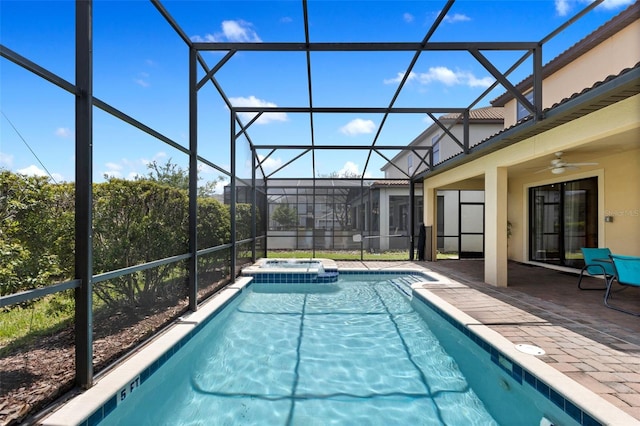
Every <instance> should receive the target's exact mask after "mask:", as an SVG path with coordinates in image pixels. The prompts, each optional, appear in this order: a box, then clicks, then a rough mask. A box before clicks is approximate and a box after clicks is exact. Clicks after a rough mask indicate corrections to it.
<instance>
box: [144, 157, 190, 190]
mask: <svg viewBox="0 0 640 426" xmlns="http://www.w3.org/2000/svg"><path fill="white" fill-rule="evenodd" d="M147 169H149V173H147V175H146V176H144V177H138V180H145V179H146V180H151V181H153V182H158V183H160V184H163V185H169V186H171V187H173V188H178V189H184V190H185V191H186V190H188V189H189V170H184V169H183V168H182V167H180V166H179V165H177V164H175V163H172V162H171V158H169V159H168V160H167V162H166V163H164V164H158V162H157V161H156V160H153V161H152V162H150V163H148V164H147Z"/></svg>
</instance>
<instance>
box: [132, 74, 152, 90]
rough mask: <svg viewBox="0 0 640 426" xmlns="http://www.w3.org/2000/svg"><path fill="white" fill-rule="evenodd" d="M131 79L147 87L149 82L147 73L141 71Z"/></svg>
mask: <svg viewBox="0 0 640 426" xmlns="http://www.w3.org/2000/svg"><path fill="white" fill-rule="evenodd" d="M133 81H134V82H135V83H136V84H137V85H138V86H141V87H149V86H151V84H150V83H149V73H146V72H141V73H138V76H137V77H136V78H134V79H133Z"/></svg>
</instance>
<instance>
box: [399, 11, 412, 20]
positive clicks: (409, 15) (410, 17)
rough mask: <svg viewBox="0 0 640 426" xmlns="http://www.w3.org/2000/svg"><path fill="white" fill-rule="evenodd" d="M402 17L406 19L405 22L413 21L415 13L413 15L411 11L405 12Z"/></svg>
mask: <svg viewBox="0 0 640 426" xmlns="http://www.w3.org/2000/svg"><path fill="white" fill-rule="evenodd" d="M402 19H404V22H413V20H414V17H413V15H412V14H410V13H408V12H405V13H404V14H403V15H402Z"/></svg>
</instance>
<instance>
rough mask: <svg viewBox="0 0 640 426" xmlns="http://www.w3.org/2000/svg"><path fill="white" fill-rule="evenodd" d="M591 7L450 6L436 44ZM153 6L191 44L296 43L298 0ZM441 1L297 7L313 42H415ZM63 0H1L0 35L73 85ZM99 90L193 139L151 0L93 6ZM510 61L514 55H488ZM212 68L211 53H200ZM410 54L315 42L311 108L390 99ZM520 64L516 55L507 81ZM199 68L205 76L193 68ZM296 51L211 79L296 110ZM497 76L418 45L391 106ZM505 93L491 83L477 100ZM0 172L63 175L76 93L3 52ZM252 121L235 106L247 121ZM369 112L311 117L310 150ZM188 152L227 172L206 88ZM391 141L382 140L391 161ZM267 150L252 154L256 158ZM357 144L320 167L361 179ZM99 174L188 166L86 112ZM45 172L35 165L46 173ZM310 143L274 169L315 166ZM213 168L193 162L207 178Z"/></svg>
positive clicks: (67, 8) (170, 40)
mask: <svg viewBox="0 0 640 426" xmlns="http://www.w3.org/2000/svg"><path fill="white" fill-rule="evenodd" d="M630 3H632V1H631V0H614V1H610V0H607V1H605V3H604V4H603V5H600V6H598V7H597V8H596V9H595V10H593V11H591V12H589V13H588V14H587V15H586V16H585V17H583V18H581V19H580V20H579V21H578V22H576V23H574V24H573V25H572V26H570V27H569V28H568V29H567V30H566V31H565V32H563V33H562V34H561V35H559V36H557V37H555V38H554V39H553V40H552V41H551V42H549V43H548V44H546V45H545V47H544V51H543V56H544V62H545V63H546V62H548V61H550V60H551V59H553V58H554V57H555V56H557V55H558V54H559V53H561V52H562V51H564V50H566V49H567V48H568V47H570V46H571V45H572V44H574V43H575V42H577V41H579V40H580V39H582V38H583V37H585V36H586V35H587V34H589V33H590V32H592V31H593V30H595V29H596V28H597V27H599V26H600V25H602V24H603V23H604V22H606V21H608V20H609V19H611V18H612V17H613V16H615V15H616V14H617V13H619V12H620V11H621V10H623V9H624V8H625V7H626V6H627V5H628V4H630ZM586 4H587V2H585V1H582V0H576V1H569V0H556V1H546V0H540V1H458V2H456V3H455V4H454V6H453V8H452V9H451V10H450V11H449V13H448V15H447V17H446V19H445V21H444V23H443V24H442V25H441V26H440V28H439V29H438V30H437V31H436V32H435V33H434V34H433V37H432V38H431V41H539V40H540V39H542V38H543V37H545V36H546V35H547V34H549V33H550V32H551V31H553V30H554V29H555V28H557V27H558V26H560V25H561V24H562V23H563V22H564V21H566V20H568V19H569V18H570V17H572V16H573V15H574V14H575V13H577V12H578V11H579V10H580V9H582V8H583V7H585V5H586ZM163 5H164V6H165V8H166V9H167V10H168V11H169V12H170V13H171V15H172V16H173V17H174V18H175V19H176V21H177V22H178V23H179V25H180V26H181V27H182V28H183V29H184V31H185V32H186V34H187V35H188V36H189V37H190V38H191V39H192V40H193V41H234V42H247V41H248V42H303V41H304V26H303V10H302V3H301V2H299V1H293V0H292V1H280V2H274V1H242V0H240V1H238V0H236V1H205V0H200V1H164V2H163ZM444 5H445V2H444V1H314V0H310V1H309V2H308V12H309V24H310V28H309V33H310V38H311V41H312V42H384V41H398V42H419V41H422V39H423V38H424V36H425V34H426V33H427V31H428V29H429V27H430V26H431V24H432V22H433V21H434V19H435V17H436V16H437V15H438V13H439V11H440V10H441V9H442V7H444ZM74 7H75V6H74V2H73V1H69V0H67V1H26V0H20V1H7V0H0V42H1V43H2V44H3V45H4V46H5V47H7V48H9V49H11V50H13V51H15V52H17V53H19V54H21V55H22V56H25V57H26V58H28V59H29V60H31V61H33V62H36V63H37V64H39V65H41V66H43V67H45V68H48V69H49V70H51V71H52V72H54V73H56V74H57V75H59V76H60V77H62V78H64V79H66V80H67V81H69V82H72V83H73V82H74V73H75V71H74V70H75V68H74V27H73V25H74ZM93 30H94V59H93V62H94V96H96V97H97V98H99V99H100V100H102V101H105V102H108V103H110V104H111V105H113V106H114V107H116V108H118V109H119V110H121V111H123V112H124V113H126V114H128V115H130V116H133V117H134V118H136V119H138V120H139V121H141V122H143V123H144V124H146V125H148V126H149V127H152V128H154V129H155V130H157V131H159V132H161V133H163V134H164V135H166V136H167V137H169V138H171V139H172V140H174V141H175V142H177V143H179V144H181V145H183V146H188V108H187V105H188V92H187V89H188V86H187V83H188V50H187V48H186V46H185V44H184V43H183V42H182V41H181V40H180V38H179V37H178V36H177V35H176V34H175V32H174V31H173V29H172V28H171V27H170V26H169V25H168V24H167V23H166V21H165V20H164V19H163V18H162V16H161V15H160V14H159V13H158V11H157V10H156V9H155V7H154V6H153V5H152V4H151V3H150V2H147V1H142V0H139V1H113V0H96V1H95V2H94V27H93ZM485 55H486V56H487V57H488V58H489V59H490V60H491V61H492V63H494V65H496V66H497V67H498V68H499V69H500V70H503V71H504V70H506V69H507V68H508V67H510V66H511V65H512V63H513V62H514V61H515V60H516V59H517V58H519V57H520V56H521V55H522V53H521V52H485ZM203 57H204V59H205V60H206V61H207V63H208V65H209V67H213V66H214V65H215V64H216V63H217V62H218V61H219V60H220V59H221V58H222V57H223V54H222V53H219V52H203ZM412 57H413V53H412V52H382V53H379V52H351V53H345V52H341V53H332V52H314V53H312V54H311V65H312V71H311V72H312V78H313V103H314V106H324V107H386V106H388V105H389V102H390V101H391V99H392V97H393V95H394V93H395V91H396V89H397V86H398V81H399V79H400V78H401V77H402V73H403V72H404V71H405V70H406V68H407V66H408V65H409V64H410V62H411V59H412ZM530 73H531V63H530V62H526V63H525V64H523V65H522V66H521V67H520V68H519V69H518V70H517V71H516V72H514V74H512V76H511V77H510V81H511V82H512V83H514V84H515V83H517V82H519V81H520V80H521V79H522V78H524V77H526V76H527V75H529V74H530ZM201 75H203V73H202V72H201ZM306 77H307V71H306V55H305V54H304V53H302V52H284V53H272V52H271V53H268V52H238V53H236V54H235V55H234V56H233V57H232V58H231V60H230V61H229V62H228V63H227V64H225V66H223V67H222V69H221V70H220V71H219V72H218V73H217V74H216V79H217V80H218V82H219V83H220V85H221V86H222V88H223V90H224V92H225V94H226V96H227V97H228V98H229V99H230V100H231V102H232V104H233V105H237V106H281V107H300V106H307V105H308V102H309V99H308V92H307V90H308V89H307V78H306ZM492 81H493V79H492V78H491V76H490V74H489V73H488V72H487V71H486V70H485V69H484V68H483V67H482V66H481V65H480V64H479V63H477V61H476V60H475V59H473V58H472V57H471V55H470V54H468V53H466V52H453V53H452V52H448V53H444V52H425V53H423V54H421V56H420V58H419V60H418V62H417V63H416V66H415V67H414V69H413V72H412V73H411V74H410V76H409V78H408V81H407V84H406V85H405V87H404V89H403V91H402V92H401V94H400V95H399V97H398V99H397V101H396V103H395V105H394V106H396V107H434V106H438V107H465V106H467V105H469V104H470V103H471V102H472V101H473V100H475V99H476V97H477V96H479V95H480V94H481V93H482V92H483V91H484V90H485V89H486V87H487V86H488V85H489V84H491V83H492ZM503 92H504V89H503V88H501V87H498V88H496V89H495V90H494V91H493V92H491V93H490V94H489V95H488V96H486V97H485V98H484V99H483V100H482V101H481V102H480V104H479V105H478V106H487V105H489V102H490V101H491V100H492V99H494V98H495V97H496V96H498V95H500V94H501V93H503ZM0 107H1V110H2V115H1V116H0V137H1V139H0V167H2V168H5V169H9V170H13V171H16V172H20V173H25V174H45V173H47V172H46V171H48V173H49V174H50V175H51V176H52V177H53V178H54V179H55V180H56V181H72V180H74V99H73V96H72V95H70V94H69V93H67V92H65V91H64V90H62V89H59V88H58V87H55V86H53V85H51V84H49V83H47V82H45V81H42V80H41V79H39V78H38V77H36V76H34V75H33V74H31V73H29V72H28V71H25V70H23V69H21V68H20V67H18V66H17V65H15V64H13V63H12V62H10V61H8V60H6V59H4V58H0ZM249 118H250V117H243V120H244V122H247V121H248V120H249ZM381 120H382V115H378V114H315V115H314V130H315V143H316V144H317V145H369V144H371V142H372V141H373V138H374V136H375V135H376V133H377V132H378V130H379V126H380V123H381ZM309 121H310V120H309V116H308V115H306V114H292V113H280V114H271V115H265V116H263V117H261V119H260V120H258V121H257V122H256V123H254V124H253V125H252V126H251V127H250V128H249V135H250V137H251V140H252V141H253V142H254V143H255V144H273V145H306V144H308V143H309V141H310V133H311V131H310V125H309ZM430 124H431V123H430V121H429V120H428V119H426V117H425V116H424V115H413V114H411V115H409V114H406V115H398V114H395V115H391V116H389V118H388V119H387V121H386V123H385V125H384V127H383V128H382V131H381V132H380V135H379V138H378V141H377V145H393V146H402V145H407V144H408V143H409V142H410V141H411V140H413V138H415V137H416V136H417V135H418V134H419V133H420V132H421V131H422V130H424V129H425V128H426V127H428V126H429V125H430ZM199 147H200V148H199V150H200V154H201V155H202V156H204V157H206V158H208V159H209V160H210V161H212V162H213V163H215V164H216V165H218V166H220V167H221V168H223V169H225V170H228V169H229V167H230V165H229V151H230V136H229V112H228V109H227V107H226V106H225V105H224V103H223V102H222V100H221V98H220V96H219V94H218V93H217V91H216V90H215V88H214V87H213V86H212V85H210V84H208V85H206V86H205V87H204V88H203V89H201V91H200V93H199ZM300 152H301V151H295V150H278V151H276V152H275V153H273V154H272V155H271V156H270V157H269V158H268V159H267V160H266V161H265V162H264V167H265V171H266V172H267V173H272V172H273V171H275V170H277V169H278V168H279V167H281V166H282V165H283V164H285V163H287V162H288V161H289V160H291V159H292V158H294V157H295V156H297V155H299V154H300ZM398 152H399V151H391V150H390V151H384V152H383V153H384V155H385V156H386V157H387V158H392V157H393V156H395V155H396V154H397V153H398ZM267 154H269V151H268V150H261V151H260V152H259V155H260V156H266V155H267ZM367 155H368V151H364V150H362V151H356V150H353V151H351V150H350V151H329V150H324V151H318V152H316V173H317V174H324V175H326V174H329V173H332V172H344V171H348V172H350V173H356V174H361V173H362V172H363V170H364V166H365V163H366V162H367ZM93 156H94V166H93V167H94V176H95V177H94V178H95V180H96V181H102V180H103V179H104V178H103V176H104V175H109V176H117V177H124V178H132V177H134V176H136V175H138V174H145V173H146V170H147V169H146V164H148V162H150V161H153V160H156V161H158V162H160V163H163V162H165V161H167V160H169V159H171V161H172V162H174V163H177V164H178V165H180V166H182V167H184V168H185V169H186V165H187V158H186V156H185V155H184V154H183V153H181V152H180V151H178V150H175V149H173V148H171V147H170V146H168V145H166V144H164V143H162V142H160V141H157V140H155V139H154V138H152V137H150V136H148V135H146V134H145V133H143V132H141V131H139V130H137V129H135V128H133V127H131V126H129V125H127V124H125V123H122V122H121V121H119V120H117V119H115V118H113V117H111V116H110V115H109V114H106V113H104V112H103V111H101V110H99V109H95V110H94V154H93ZM237 158H238V160H237V163H236V166H237V170H238V173H239V175H241V176H245V177H250V175H251V163H250V161H249V160H250V153H249V151H248V149H247V148H246V144H245V143H240V144H239V147H238V153H237ZM384 163H385V160H384V159H383V158H381V157H379V156H376V155H374V156H373V157H372V158H371V160H370V161H369V163H368V165H367V169H366V172H365V175H366V176H370V177H381V176H382V173H381V172H380V168H381V167H382V166H383V165H384ZM45 170H46V171H45ZM311 171H312V163H311V154H306V155H305V156H303V157H301V158H300V159H299V160H296V161H295V162H293V163H292V164H290V165H289V166H287V167H286V168H284V169H283V170H281V171H280V172H278V173H276V174H274V175H273V177H311ZM217 175H219V173H218V172H216V171H215V170H211V169H210V168H208V167H204V166H203V167H202V168H201V178H202V180H203V181H206V180H209V179H214V178H215V177H216V176H217Z"/></svg>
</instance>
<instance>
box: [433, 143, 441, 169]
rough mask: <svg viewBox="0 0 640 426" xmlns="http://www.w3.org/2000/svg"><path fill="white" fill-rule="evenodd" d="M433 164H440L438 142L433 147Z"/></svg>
mask: <svg viewBox="0 0 640 426" xmlns="http://www.w3.org/2000/svg"><path fill="white" fill-rule="evenodd" d="M432 146H433V164H432V166H433V165H434V164H438V163H439V162H440V142H436V143H434V144H433V145H432Z"/></svg>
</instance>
